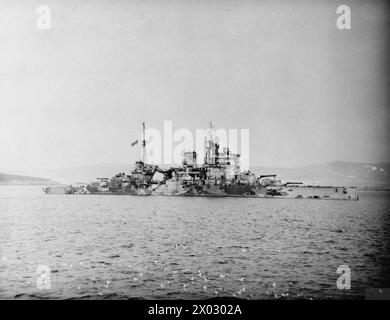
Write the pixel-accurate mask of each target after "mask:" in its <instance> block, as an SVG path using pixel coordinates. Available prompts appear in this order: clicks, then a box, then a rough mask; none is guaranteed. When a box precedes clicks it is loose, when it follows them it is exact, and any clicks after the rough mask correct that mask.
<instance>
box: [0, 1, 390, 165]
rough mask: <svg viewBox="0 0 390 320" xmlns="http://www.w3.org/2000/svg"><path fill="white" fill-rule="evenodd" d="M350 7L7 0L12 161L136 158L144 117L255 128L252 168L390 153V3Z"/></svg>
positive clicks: (3, 117)
mask: <svg viewBox="0 0 390 320" xmlns="http://www.w3.org/2000/svg"><path fill="white" fill-rule="evenodd" d="M42 4H46V5H48V6H49V8H50V9H51V29H50V30H41V29H38V28H37V27H36V20H37V18H38V15H37V13H36V9H37V7H38V6H39V5H42ZM340 4H341V2H340V1H308V0H307V1H274V0H273V1H202V0H199V1H182V0H180V1H179V0H166V1H158V2H157V1H145V0H142V1H120V0H116V1H113V0H93V1H75V0H73V1H59V0H58V1H55V0H46V1H45V2H44V3H43V2H42V1H11V0H0V171H3V172H7V171H15V170H30V169H31V170H32V169H38V168H55V167H63V166H78V165H88V164H97V163H106V162H129V163H132V162H133V161H135V160H136V159H137V157H138V153H137V151H136V150H135V149H134V148H133V149H132V148H130V142H131V141H132V140H133V138H134V139H135V138H136V137H137V135H138V134H139V131H138V128H139V126H140V123H141V121H142V120H143V119H145V120H146V122H147V126H149V127H152V128H156V129H162V126H163V121H164V120H171V121H173V125H174V129H178V128H188V129H190V130H195V129H196V128H203V127H207V124H208V122H209V120H213V122H214V124H215V126H216V127H217V128H219V127H221V128H226V129H229V128H237V129H240V128H248V129H249V130H250V164H251V165H260V166H299V165H308V164H318V163H324V162H327V161H331V160H346V161H362V162H368V161H370V162H372V161H386V160H388V143H389V138H390V131H389V129H388V126H387V123H388V122H389V120H390V112H389V108H388V107H389V100H388V93H386V89H389V77H388V71H389V64H388V63H389V59H388V56H387V55H386V50H388V49H389V35H388V33H387V30H388V25H389V18H390V16H389V7H388V6H387V5H386V2H385V1H342V4H347V5H349V6H350V8H351V12H352V29H351V30H339V29H337V27H336V19H337V17H338V15H337V14H336V8H337V6H338V5H340Z"/></svg>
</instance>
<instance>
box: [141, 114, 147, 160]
mask: <svg viewBox="0 0 390 320" xmlns="http://www.w3.org/2000/svg"><path fill="white" fill-rule="evenodd" d="M142 162H143V163H146V140H145V121H144V122H142Z"/></svg>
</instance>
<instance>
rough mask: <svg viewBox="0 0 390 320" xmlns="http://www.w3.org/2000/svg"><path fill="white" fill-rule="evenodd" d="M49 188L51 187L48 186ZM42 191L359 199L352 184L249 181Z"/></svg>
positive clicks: (48, 192)
mask: <svg viewBox="0 0 390 320" xmlns="http://www.w3.org/2000/svg"><path fill="white" fill-rule="evenodd" d="M51 188H53V189H51ZM45 193H46V194H92V195H133V196H183V197H245V198H274V199H277V198H281V199H283V198H286V199H322V200H359V196H358V192H357V189H356V188H353V187H326V186H318V187H317V186H280V187H259V186H257V187H255V186H250V185H228V186H224V185H197V184H189V185H183V184H182V183H180V182H179V181H177V182H176V181H173V182H170V183H167V184H161V185H157V186H156V185H152V186H149V187H147V188H138V189H137V188H134V189H127V190H121V189H120V190H110V191H106V190H104V191H99V190H90V191H88V192H85V189H76V188H74V187H73V189H72V187H61V188H58V187H47V188H46V189H45Z"/></svg>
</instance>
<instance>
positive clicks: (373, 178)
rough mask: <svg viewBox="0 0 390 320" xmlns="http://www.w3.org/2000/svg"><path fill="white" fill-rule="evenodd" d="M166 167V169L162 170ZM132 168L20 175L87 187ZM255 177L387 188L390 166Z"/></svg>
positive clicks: (338, 165) (266, 170) (326, 167)
mask: <svg viewBox="0 0 390 320" xmlns="http://www.w3.org/2000/svg"><path fill="white" fill-rule="evenodd" d="M164 167H166V166H164ZM132 168H133V164H130V163H129V164H126V163H105V164H96V165H89V166H80V167H67V168H59V169H48V170H36V171H33V172H21V173H20V174H28V175H34V176H42V177H47V178H49V179H52V180H55V181H59V182H61V183H77V182H82V183H88V182H91V181H94V180H95V179H96V178H97V177H99V178H104V177H106V178H110V177H112V176H114V175H115V174H117V173H119V172H125V173H130V171H131V170H132ZM251 170H252V171H253V172H255V173H256V174H258V175H260V174H277V175H278V177H279V179H282V180H283V181H300V182H303V183H305V184H320V185H339V186H360V187H363V186H390V175H389V173H390V163H387V162H385V163H359V162H346V161H333V162H328V163H325V164H318V165H311V166H304V167H303V166H302V167H290V168H278V167H258V166H257V167H251Z"/></svg>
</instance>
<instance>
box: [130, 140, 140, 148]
mask: <svg viewBox="0 0 390 320" xmlns="http://www.w3.org/2000/svg"><path fill="white" fill-rule="evenodd" d="M137 143H138V139H137V140H135V141H134V142H132V143H131V146H132V147H134V146H135V145H136V144H137Z"/></svg>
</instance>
